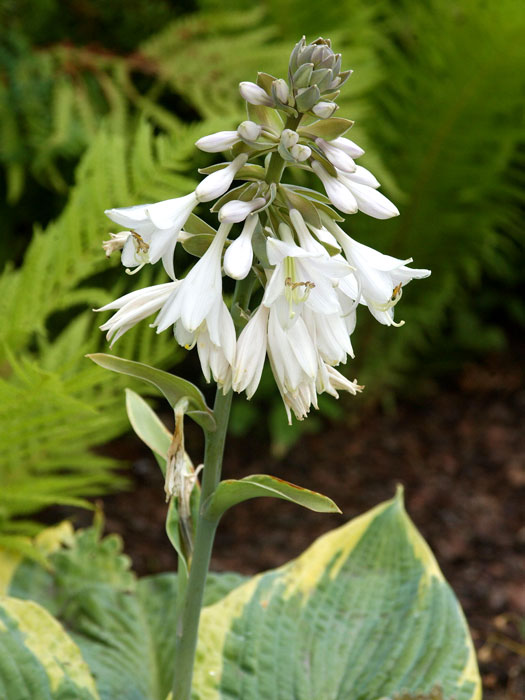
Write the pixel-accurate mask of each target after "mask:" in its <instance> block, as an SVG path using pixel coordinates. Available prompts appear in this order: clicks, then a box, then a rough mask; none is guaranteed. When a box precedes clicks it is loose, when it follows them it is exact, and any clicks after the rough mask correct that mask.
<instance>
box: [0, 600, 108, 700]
mask: <svg viewBox="0 0 525 700" xmlns="http://www.w3.org/2000/svg"><path fill="white" fill-rule="evenodd" d="M0 697H1V698H5V699H6V700H8V699H12V700H37V699H38V700H69V699H72V698H75V700H99V694H98V693H97V689H96V687H95V681H94V679H93V676H92V675H91V673H90V670H89V668H88V666H87V664H86V662H85V661H84V659H83V658H82V655H81V653H80V649H79V648H78V646H77V645H76V644H75V643H74V642H73V641H72V640H71V638H70V637H69V636H68V635H67V634H66V632H65V631H64V629H63V627H62V626H61V625H60V624H59V623H58V622H57V621H56V620H55V619H54V618H53V617H52V616H51V615H50V614H49V613H48V612H47V610H45V609H44V608H43V607H41V606H40V605H37V604H36V603H34V602H32V601H25V600H18V599H17V598H11V597H6V596H1V597H0Z"/></svg>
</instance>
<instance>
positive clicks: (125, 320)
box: [95, 281, 180, 347]
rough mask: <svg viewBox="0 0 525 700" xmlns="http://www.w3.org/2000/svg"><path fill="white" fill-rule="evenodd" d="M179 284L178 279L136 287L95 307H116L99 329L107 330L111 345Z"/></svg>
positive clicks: (108, 308) (105, 308)
mask: <svg viewBox="0 0 525 700" xmlns="http://www.w3.org/2000/svg"><path fill="white" fill-rule="evenodd" d="M179 284H180V282H178V281H177V282H168V283H166V284H157V285H154V286H153V287H145V288H144V289H138V290H137V291H135V292H131V293H130V294H125V295H124V296H123V297H120V298H119V299H115V301H112V302H111V303H110V304H106V305H105V306H102V307H101V308H100V309H95V311H108V310H110V309H118V311H117V313H116V314H113V316H112V317H111V318H110V319H109V320H108V321H106V323H104V324H103V325H102V326H100V330H102V331H107V335H106V337H107V339H108V340H111V346H112V345H113V343H115V341H117V340H118V339H119V338H120V337H121V336H123V335H124V333H125V332H126V331H128V330H129V329H130V328H132V327H133V326H134V325H136V324H137V323H139V321H142V320H143V319H145V318H147V317H148V316H151V314H153V313H155V311H158V310H159V309H160V308H162V306H163V305H164V303H165V302H166V300H167V299H168V297H169V296H170V294H171V293H172V292H173V291H174V290H175V289H176V288H177V286H178V285H179ZM111 346H110V347H111Z"/></svg>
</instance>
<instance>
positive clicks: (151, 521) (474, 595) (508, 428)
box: [104, 355, 525, 700]
mask: <svg viewBox="0 0 525 700" xmlns="http://www.w3.org/2000/svg"><path fill="white" fill-rule="evenodd" d="M519 359H520V356H519V355H518V356H516V355H515V356H513V357H512V358H507V357H505V358H502V357H495V358H492V359H489V360H488V361H487V362H485V363H484V364H480V365H469V366H466V367H465V369H464V370H463V372H462V373H461V375H460V377H459V379H458V380H455V381H454V382H451V381H450V380H449V381H448V382H447V383H446V385H444V386H442V387H441V391H440V393H439V394H438V395H437V396H435V397H434V398H432V399H431V400H429V399H427V400H420V401H419V402H418V403H402V404H400V405H398V407H397V409H396V412H395V414H393V415H384V414H383V413H382V412H381V411H379V410H372V411H368V412H367V414H366V415H364V416H363V417H362V418H361V419H360V422H359V424H357V425H352V427H349V426H347V425H343V424H341V423H339V424H336V425H331V426H327V427H326V429H325V430H324V431H323V432H322V433H320V434H315V435H308V436H305V437H304V438H302V439H301V441H300V442H299V443H298V445H297V446H296V447H295V448H293V449H292V450H291V452H290V453H289V454H288V456H287V457H286V458H285V459H284V460H282V461H278V460H275V459H272V458H270V457H268V450H267V445H266V444H265V443H264V442H262V441H260V442H258V441H257V439H256V438H250V439H247V438H245V439H231V440H230V441H229V443H228V446H227V452H226V457H225V468H224V474H225V475H227V476H228V477H242V476H245V475H247V474H250V473H257V472H266V473H270V474H274V475H276V476H279V477H282V478H284V479H287V480H289V481H292V482H295V483H297V484H301V485H303V486H307V487H308V488H311V489H314V490H318V491H321V492H322V493H325V494H327V495H328V496H330V497H332V498H333V499H334V500H335V501H336V502H337V504H338V505H339V506H340V508H341V509H342V511H343V513H344V516H343V517H344V519H349V518H352V517H354V516H356V515H358V514H360V513H362V512H363V511H365V510H367V509H369V508H371V507H372V506H374V505H376V504H377V503H379V502H380V501H383V500H385V499H388V498H390V497H392V495H393V494H394V491H395V487H396V484H397V483H399V482H400V483H402V484H404V486H405V491H406V503H407V509H408V512H409V513H410V515H411V517H412V519H413V520H414V522H415V523H416V525H417V527H418V528H419V530H420V531H421V532H422V534H423V535H424V537H425V538H426V539H427V541H428V542H429V544H430V546H431V548H432V549H433V551H434V553H435V554H436V556H437V559H438V561H439V563H440V566H441V568H442V569H443V572H444V574H445V576H446V578H447V579H448V581H449V582H450V583H451V585H452V587H453V588H454V590H455V591H456V594H457V595H458V597H459V600H460V601H461V604H462V606H463V608H464V610H465V614H466V616H467V618H468V621H469V623H470V626H471V630H472V635H473V638H474V641H475V644H476V647H477V649H478V654H479V661H480V667H481V672H482V676H483V683H484V688H485V694H484V697H485V698H486V700H496V698H497V700H503V699H505V700H524V698H525V519H524V517H523V515H524V510H525V509H524V504H525V498H524V493H525V432H524V430H523V427H524V421H523V416H524V413H525V389H524V388H523V387H524V382H523V370H522V367H521V364H520V361H519ZM192 435H193V433H191V432H190V434H189V435H188V437H187V440H186V444H187V448H188V451H189V452H190V454H192V455H193V456H194V457H196V459H198V455H199V454H200V447H201V446H200V445H197V444H193V445H192ZM196 440H198V438H197V436H196V434H195V437H194V438H193V442H194V443H195V441H196ZM114 450H116V451H118V454H119V456H120V457H123V456H124V457H129V458H130V459H132V460H133V474H134V479H135V483H136V490H135V491H133V492H129V493H121V494H118V495H116V496H112V497H108V498H106V499H105V502H104V510H105V513H106V518H107V529H108V531H109V532H118V533H120V534H121V535H122V536H123V538H124V541H125V546H126V551H127V552H128V553H129V554H130V555H131V557H132V559H133V562H134V565H135V568H136V570H137V571H138V572H139V573H141V574H146V573H153V572H158V571H165V570H170V569H174V568H175V566H176V561H175V556H174V554H173V553H172V551H171V549H170V546H169V545H168V542H167V539H166V536H165V533H164V518H165V504H164V502H163V483H162V478H161V475H160V471H159V470H158V467H157V466H156V464H155V463H154V462H153V460H152V459H151V458H150V456H149V455H148V453H147V451H143V450H142V448H141V446H140V445H139V444H138V442H135V441H134V439H129V438H128V439H127V440H126V441H119V442H118V443H117V444H115V445H112V452H113V451H114ZM342 522H344V520H343V519H342V517H341V516H327V515H322V514H316V513H311V512H309V511H305V510H303V509H300V508H298V507H297V506H294V505H292V504H289V503H285V502H283V501H278V502H276V501H274V500H271V499H258V500H252V501H249V502H247V503H245V504H242V505H240V506H237V507H236V508H235V509H233V510H232V511H230V513H229V514H228V515H227V516H226V517H225V518H224V520H223V522H222V523H221V526H220V529H219V532H218V536H217V541H216V546H215V550H214V557H213V562H212V568H214V569H215V570H234V571H239V572H242V573H246V574H253V573H255V572H258V571H261V570H264V569H267V568H271V567H275V566H279V565H280V564H283V563H284V562H286V561H288V560H289V559H290V558H292V557H295V556H296V555H297V554H299V553H300V552H301V551H302V550H304V549H305V548H306V547H307V546H308V545H309V544H310V543H311V542H312V541H313V540H314V539H315V538H316V537H317V536H319V535H320V534H322V533H323V532H325V531H326V530H329V529H331V528H333V527H336V526H338V525H340V524H342ZM520 625H521V631H520Z"/></svg>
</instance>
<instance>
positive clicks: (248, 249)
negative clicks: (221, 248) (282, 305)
mask: <svg viewBox="0 0 525 700" xmlns="http://www.w3.org/2000/svg"><path fill="white" fill-rule="evenodd" d="M258 220H259V217H258V216H257V214H250V215H249V216H248V218H247V219H246V222H245V224H244V227H243V229H242V231H241V235H240V236H239V237H238V238H236V239H235V240H234V241H233V243H232V244H231V245H230V247H229V248H228V249H227V251H226V253H225V254H224V272H225V273H226V274H227V275H228V277H231V278H232V279H234V280H243V279H244V278H245V277H246V275H247V274H248V273H249V272H250V269H251V267H252V262H253V249H252V236H253V232H254V231H255V227H256V226H257V222H258Z"/></svg>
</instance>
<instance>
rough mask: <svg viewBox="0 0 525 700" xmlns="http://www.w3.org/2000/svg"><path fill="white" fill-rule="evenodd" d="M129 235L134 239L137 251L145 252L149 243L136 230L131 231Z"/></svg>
mask: <svg viewBox="0 0 525 700" xmlns="http://www.w3.org/2000/svg"><path fill="white" fill-rule="evenodd" d="M131 235H132V236H133V238H134V239H135V244H136V246H137V252H139V251H140V252H141V253H147V252H148V250H149V243H146V241H145V240H144V239H143V238H142V236H141V235H140V234H139V233H137V232H136V231H131Z"/></svg>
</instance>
